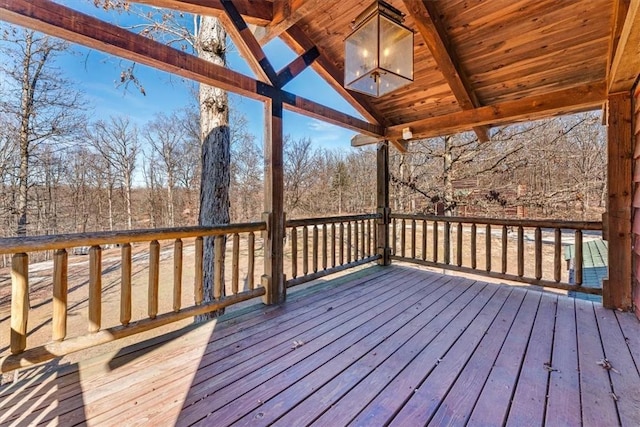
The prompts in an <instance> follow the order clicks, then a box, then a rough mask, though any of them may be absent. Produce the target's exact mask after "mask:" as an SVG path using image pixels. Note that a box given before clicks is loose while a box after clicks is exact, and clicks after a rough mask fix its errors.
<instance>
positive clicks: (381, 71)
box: [345, 2, 413, 97]
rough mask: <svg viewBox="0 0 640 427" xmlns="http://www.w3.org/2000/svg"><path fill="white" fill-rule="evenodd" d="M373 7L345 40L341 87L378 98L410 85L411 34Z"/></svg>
mask: <svg viewBox="0 0 640 427" xmlns="http://www.w3.org/2000/svg"><path fill="white" fill-rule="evenodd" d="M381 5H384V6H381ZM374 6H375V7H374V12H373V13H371V14H370V15H368V16H366V17H365V18H364V19H363V20H362V21H361V22H360V23H359V25H358V26H357V28H356V29H355V30H354V31H353V33H351V34H350V35H349V36H348V37H347V39H346V40H345V87H346V88H347V89H351V90H355V91H357V92H362V93H365V94H367V95H370V96H375V97H378V96H382V95H385V94H387V93H389V92H392V91H394V90H396V89H398V88H401V87H403V86H405V85H408V84H409V83H411V82H412V81H413V32H412V31H411V30H409V29H408V28H406V27H405V26H403V25H401V24H400V23H399V22H397V20H396V19H393V18H392V17H391V16H389V15H387V14H385V13H384V11H385V10H388V8H390V6H388V5H386V4H385V3H383V2H378V3H377V4H374ZM385 7H386V8H387V9H385ZM398 15H399V12H398Z"/></svg>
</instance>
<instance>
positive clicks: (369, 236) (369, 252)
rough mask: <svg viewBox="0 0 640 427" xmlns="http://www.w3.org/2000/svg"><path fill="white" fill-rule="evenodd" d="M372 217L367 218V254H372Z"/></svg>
mask: <svg viewBox="0 0 640 427" xmlns="http://www.w3.org/2000/svg"><path fill="white" fill-rule="evenodd" d="M371 221H373V220H371V219H368V220H367V256H368V257H370V256H371Z"/></svg>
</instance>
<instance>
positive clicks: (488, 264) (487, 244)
mask: <svg viewBox="0 0 640 427" xmlns="http://www.w3.org/2000/svg"><path fill="white" fill-rule="evenodd" d="M485 253H486V255H487V257H486V263H485V267H486V270H487V271H491V224H487V228H486V229H485Z"/></svg>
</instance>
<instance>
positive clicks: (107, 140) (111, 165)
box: [89, 116, 140, 230]
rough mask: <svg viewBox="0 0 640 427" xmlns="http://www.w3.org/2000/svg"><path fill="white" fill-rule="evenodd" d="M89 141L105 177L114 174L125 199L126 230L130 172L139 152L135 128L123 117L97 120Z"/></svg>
mask: <svg viewBox="0 0 640 427" xmlns="http://www.w3.org/2000/svg"><path fill="white" fill-rule="evenodd" d="M89 140H90V142H91V145H92V146H93V148H94V149H95V150H96V151H97V152H98V153H99V154H100V155H101V156H102V158H103V159H104V160H105V162H106V164H107V165H108V171H107V174H108V175H111V174H112V172H111V171H114V172H115V176H116V177H117V179H118V180H119V183H120V185H121V188H122V189H123V193H124V199H125V209H126V215H127V229H129V230H130V229H131V228H132V225H133V213H132V200H131V191H132V188H133V172H134V170H135V168H136V158H137V156H138V152H139V150H140V144H139V141H138V129H137V127H136V126H135V125H133V124H131V122H130V121H129V119H128V118H127V117H122V116H119V117H111V118H110V119H109V121H103V120H99V121H97V122H96V123H95V124H94V125H93V126H92V127H91V129H90V132H89ZM111 196H112V194H111ZM111 199H112V197H110V200H111ZM110 203H112V201H110Z"/></svg>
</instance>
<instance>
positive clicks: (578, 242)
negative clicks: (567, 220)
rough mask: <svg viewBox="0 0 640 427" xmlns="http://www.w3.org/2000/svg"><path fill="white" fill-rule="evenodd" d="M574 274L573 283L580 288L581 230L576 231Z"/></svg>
mask: <svg viewBox="0 0 640 427" xmlns="http://www.w3.org/2000/svg"><path fill="white" fill-rule="evenodd" d="M575 236H576V237H575V239H576V260H575V266H576V274H575V279H576V280H575V283H576V285H578V286H582V230H576V234H575Z"/></svg>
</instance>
